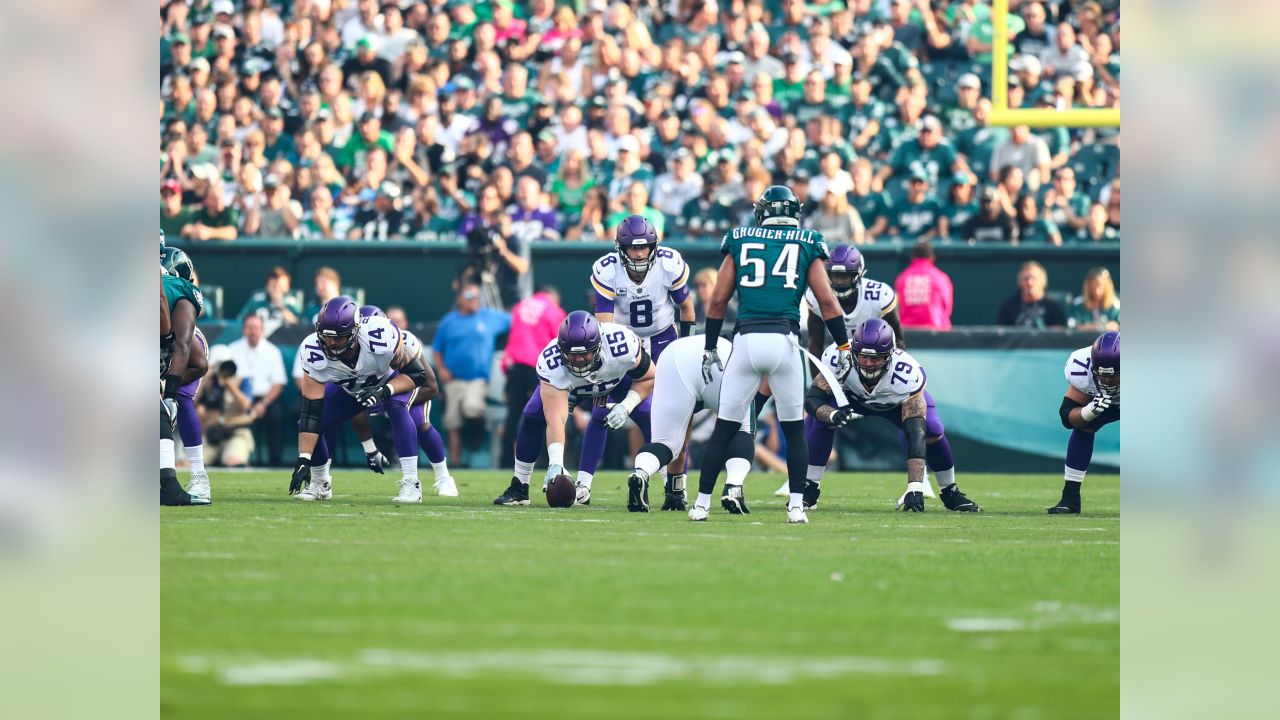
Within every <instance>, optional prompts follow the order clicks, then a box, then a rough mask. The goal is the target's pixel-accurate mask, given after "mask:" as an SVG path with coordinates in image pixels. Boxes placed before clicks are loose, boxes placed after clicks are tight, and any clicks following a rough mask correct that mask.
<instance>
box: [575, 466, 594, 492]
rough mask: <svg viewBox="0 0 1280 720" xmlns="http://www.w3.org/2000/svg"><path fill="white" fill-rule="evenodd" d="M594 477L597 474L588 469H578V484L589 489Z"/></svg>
mask: <svg viewBox="0 0 1280 720" xmlns="http://www.w3.org/2000/svg"><path fill="white" fill-rule="evenodd" d="M594 478H595V475H593V474H592V473H589V472H587V471H586V470H579V471H578V484H579V485H582V486H584V487H586V488H587V489H588V490H590V489H591V481H592V480H593V479H594Z"/></svg>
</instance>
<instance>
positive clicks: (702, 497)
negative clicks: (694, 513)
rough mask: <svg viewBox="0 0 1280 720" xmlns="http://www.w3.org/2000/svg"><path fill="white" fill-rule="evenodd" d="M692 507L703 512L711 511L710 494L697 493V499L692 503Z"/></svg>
mask: <svg viewBox="0 0 1280 720" xmlns="http://www.w3.org/2000/svg"><path fill="white" fill-rule="evenodd" d="M693 506H694V507H700V508H702V509H703V510H710V509H711V493H704V492H700V493H698V499H697V500H694V501H693Z"/></svg>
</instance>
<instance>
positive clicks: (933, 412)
mask: <svg viewBox="0 0 1280 720" xmlns="http://www.w3.org/2000/svg"><path fill="white" fill-rule="evenodd" d="M924 399H925V407H926V411H925V416H924V440H925V447H924V460H925V464H926V465H927V466H928V467H929V469H930V470H932V471H933V474H934V477H936V478H937V479H938V493H939V495H940V496H941V498H942V504H943V505H944V506H945V507H946V508H947V509H948V510H954V511H956V512H978V511H980V510H982V508H980V507H978V503H976V502H974V501H972V500H970V499H969V497H968V496H967V495H965V494H964V492H963V491H962V490H961V489H960V486H959V485H958V484H956V460H955V456H954V455H952V453H951V441H950V440H948V439H947V434H946V428H945V427H943V425H942V417H941V416H940V415H938V408H937V405H936V404H935V403H934V401H933V395H931V394H930V393H929V391H928V390H925V391H924ZM929 489H930V488H929V482H928V480H927V479H926V481H925V495H926V496H927V495H928V494H929V492H928V491H929Z"/></svg>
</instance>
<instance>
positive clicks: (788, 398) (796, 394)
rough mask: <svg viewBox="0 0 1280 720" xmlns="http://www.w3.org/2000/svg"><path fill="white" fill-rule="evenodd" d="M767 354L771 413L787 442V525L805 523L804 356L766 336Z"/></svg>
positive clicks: (790, 342)
mask: <svg viewBox="0 0 1280 720" xmlns="http://www.w3.org/2000/svg"><path fill="white" fill-rule="evenodd" d="M768 337H769V338H770V343H769V352H770V354H771V355H772V356H773V357H771V358H770V364H771V365H773V368H772V369H770V370H769V389H770V390H771V391H772V392H773V405H774V412H775V414H776V415H777V416H778V425H779V427H780V428H781V430H782V436H783V438H785V439H786V441H787V480H788V481H789V482H790V484H791V488H790V489H791V497H790V499H788V500H787V522H791V523H806V522H809V519H808V517H807V516H806V515H805V512H804V485H805V474H806V472H807V471H808V467H809V449H808V444H807V443H806V442H805V437H804V390H805V377H804V355H803V353H802V352H801V350H800V348H799V346H797V345H796V344H795V342H794V341H793V340H792V339H791V338H789V337H785V336H782V335H770V336H768Z"/></svg>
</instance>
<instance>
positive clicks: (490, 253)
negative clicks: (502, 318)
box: [458, 184, 533, 310]
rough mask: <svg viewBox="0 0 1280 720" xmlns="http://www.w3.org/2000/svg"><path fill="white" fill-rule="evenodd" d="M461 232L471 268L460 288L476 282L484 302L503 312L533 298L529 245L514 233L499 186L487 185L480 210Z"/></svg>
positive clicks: (464, 222)
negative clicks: (503, 204)
mask: <svg viewBox="0 0 1280 720" xmlns="http://www.w3.org/2000/svg"><path fill="white" fill-rule="evenodd" d="M458 233H459V234H460V235H462V236H463V237H464V238H466V240H467V267H466V269H464V270H463V271H462V275H461V277H459V279H458V281H459V285H458V286H459V287H461V286H462V285H463V284H466V283H475V284H477V285H479V286H480V287H481V289H482V291H483V299H484V303H485V304H486V305H488V306H489V307H491V308H494V309H496V310H503V309H506V308H509V307H511V306H513V305H515V304H516V303H517V302H520V301H521V300H523V299H525V298H527V297H529V295H530V294H531V291H532V289H533V276H532V274H531V273H530V272H529V270H530V266H531V263H530V260H529V243H528V242H526V241H525V240H523V239H522V238H520V237H518V236H516V235H515V234H514V233H513V231H512V222H511V216H510V215H509V214H507V211H506V210H505V209H504V208H503V207H502V200H501V195H500V194H499V192H498V187H497V186H496V185H493V184H488V185H485V186H484V188H483V189H481V191H480V201H479V208H478V209H477V210H476V211H475V212H473V213H468V214H467V215H466V216H464V217H463V218H462V222H461V223H460V224H459V226H458Z"/></svg>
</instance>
